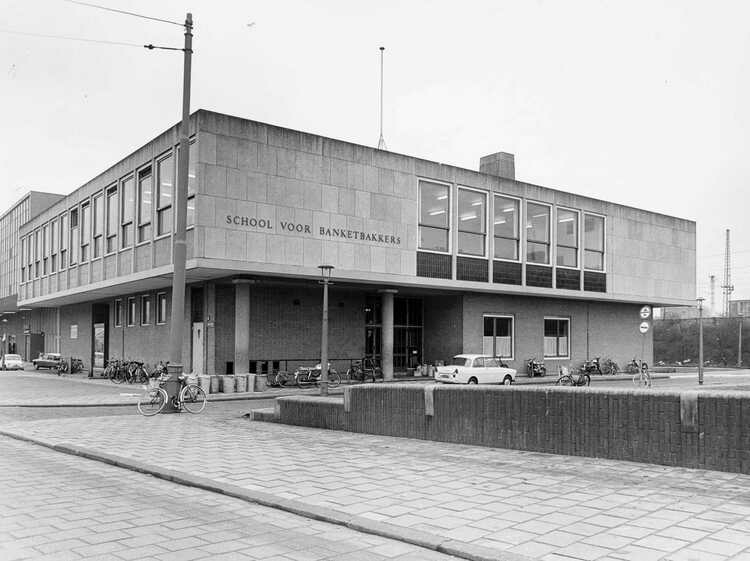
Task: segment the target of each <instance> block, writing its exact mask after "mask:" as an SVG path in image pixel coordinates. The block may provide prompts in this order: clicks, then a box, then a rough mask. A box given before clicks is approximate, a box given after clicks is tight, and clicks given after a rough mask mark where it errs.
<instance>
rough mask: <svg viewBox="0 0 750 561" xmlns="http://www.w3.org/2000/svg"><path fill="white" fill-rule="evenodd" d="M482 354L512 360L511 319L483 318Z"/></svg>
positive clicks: (503, 317)
mask: <svg viewBox="0 0 750 561" xmlns="http://www.w3.org/2000/svg"><path fill="white" fill-rule="evenodd" d="M483 321H484V337H483V338H482V349H483V350H482V352H483V354H486V355H491V356H496V357H500V358H507V359H512V358H513V317H512V316H491V315H488V316H484V320H483Z"/></svg>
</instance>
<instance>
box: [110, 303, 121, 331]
mask: <svg viewBox="0 0 750 561" xmlns="http://www.w3.org/2000/svg"><path fill="white" fill-rule="evenodd" d="M113 311H114V317H113V318H112V323H113V324H114V326H115V327H122V298H116V299H115V303H114V307H113Z"/></svg>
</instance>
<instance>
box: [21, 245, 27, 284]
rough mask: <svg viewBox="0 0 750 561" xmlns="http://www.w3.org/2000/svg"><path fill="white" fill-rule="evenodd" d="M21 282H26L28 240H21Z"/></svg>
mask: <svg viewBox="0 0 750 561" xmlns="http://www.w3.org/2000/svg"><path fill="white" fill-rule="evenodd" d="M21 282H26V238H25V237H24V238H21Z"/></svg>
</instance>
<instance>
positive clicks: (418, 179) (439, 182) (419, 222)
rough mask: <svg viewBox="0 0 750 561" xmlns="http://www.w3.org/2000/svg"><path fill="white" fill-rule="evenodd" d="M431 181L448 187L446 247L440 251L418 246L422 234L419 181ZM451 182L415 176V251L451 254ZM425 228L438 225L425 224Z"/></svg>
mask: <svg viewBox="0 0 750 561" xmlns="http://www.w3.org/2000/svg"><path fill="white" fill-rule="evenodd" d="M423 181H424V182H425V183H432V184H434V185H440V186H442V187H447V189H448V209H447V212H448V227H447V228H445V229H446V230H447V231H448V249H447V251H440V250H437V249H425V248H422V247H420V245H419V244H420V240H421V238H422V236H421V235H420V229H421V228H422V192H421V189H420V187H421V183H422V182H423ZM453 198H454V197H453V184H452V183H446V182H445V181H435V180H434V179H427V178H425V177H417V251H422V252H427V253H436V254H438V255H452V254H453ZM425 227H426V228H436V229H438V228H439V227H438V226H429V225H425ZM439 229H443V228H439Z"/></svg>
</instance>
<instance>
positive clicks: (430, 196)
mask: <svg viewBox="0 0 750 561" xmlns="http://www.w3.org/2000/svg"><path fill="white" fill-rule="evenodd" d="M449 239H450V186H448V185H444V184H442V183H432V182H430V181H420V182H419V249H426V250H428V251H439V252H443V253H447V252H448V250H449V247H450V244H449Z"/></svg>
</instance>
